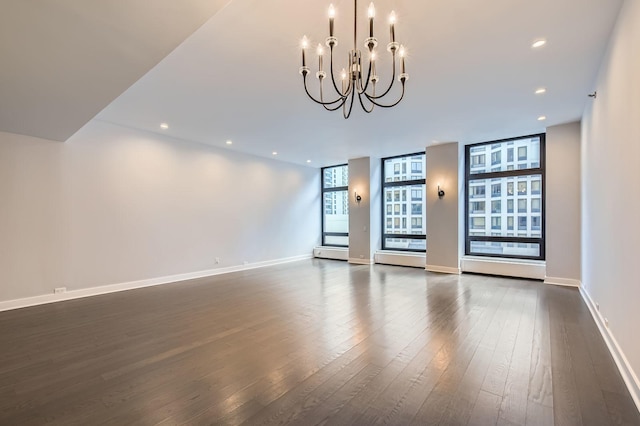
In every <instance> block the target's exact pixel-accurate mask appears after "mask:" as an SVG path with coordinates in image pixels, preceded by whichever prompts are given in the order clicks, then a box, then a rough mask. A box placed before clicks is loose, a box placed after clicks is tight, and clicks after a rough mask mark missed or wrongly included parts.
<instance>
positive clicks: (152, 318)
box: [0, 260, 640, 426]
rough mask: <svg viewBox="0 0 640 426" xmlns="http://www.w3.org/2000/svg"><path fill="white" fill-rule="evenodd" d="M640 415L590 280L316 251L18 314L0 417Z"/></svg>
mask: <svg viewBox="0 0 640 426" xmlns="http://www.w3.org/2000/svg"><path fill="white" fill-rule="evenodd" d="M49 423H51V424H64V425H74V424H77V425H98V424H109V425H124V424H140V425H147V424H149V425H150V424H163V425H165V424H166V425H171V424H190V425H191V424H194V425H200V424H216V425H224V424H243V423H244V424H248V425H260V424H300V425H314V424H335V425H348V424H356V425H375V424H396V425H405V424H406V425H410V424H419V425H435V424H443V425H466V424H470V425H495V424H499V425H525V424H526V425H553V424H555V425H582V424H584V425H599V426H602V425H610V424H629V425H640V415H639V414H638V411H637V409H636V407H635V405H634V404H633V401H632V399H631V397H630V395H629V393H628V391H627V390H626V388H625V386H624V383H623V381H622V378H621V377H620V374H619V373H618V371H617V369H616V367H615V364H614V362H613V360H612V358H611V356H610V354H609V352H608V351H607V348H606V346H605V344H604V342H603V340H602V338H601V336H600V334H599V332H598V329H597V327H596V325H595V323H594V322H593V320H592V318H591V316H590V314H589V311H588V309H587V307H586V305H585V304H584V303H583V301H582V299H581V298H580V295H579V292H578V291H577V290H575V289H570V288H562V287H554V286H548V285H544V284H541V283H539V282H535V281H524V280H515V279H506V278H496V277H484V276H477V275H463V276H454V275H438V274H432V273H428V272H425V271H424V270H421V269H412V268H401V267H393V266H384V265H375V266H373V267H369V266H354V265H348V264H347V263H344V262H337V261H325V260H309V261H302V262H296V263H291V264H287V265H281V266H276V267H270V268H263V269H256V270H251V271H246V272H241V273H233V274H228V275H222V276H217V277H212V278H207V279H200V280H194V281H190V282H183V283H176V284H170V285H164V286H159V287H153V288H145V289H139V290H132V291H126V292H120V293H114V294H108V295H103V296H96V297H92V298H86V299H78V300H72V301H67V302H62V303H56V304H50V305H43V306H37V307H32V308H25V309H19V310H14V311H8V312H3V313H0V424H2V425H31V424H49Z"/></svg>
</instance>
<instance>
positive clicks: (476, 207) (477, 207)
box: [471, 201, 484, 213]
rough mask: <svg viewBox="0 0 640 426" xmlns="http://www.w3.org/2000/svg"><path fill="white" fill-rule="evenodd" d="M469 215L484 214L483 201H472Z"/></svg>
mask: <svg viewBox="0 0 640 426" xmlns="http://www.w3.org/2000/svg"><path fill="white" fill-rule="evenodd" d="M471 213H484V201H472V202H471Z"/></svg>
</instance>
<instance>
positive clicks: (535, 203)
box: [531, 198, 540, 213]
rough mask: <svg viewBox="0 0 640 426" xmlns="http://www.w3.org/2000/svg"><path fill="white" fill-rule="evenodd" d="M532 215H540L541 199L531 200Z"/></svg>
mask: <svg viewBox="0 0 640 426" xmlns="http://www.w3.org/2000/svg"><path fill="white" fill-rule="evenodd" d="M531 213H540V198H532V199H531Z"/></svg>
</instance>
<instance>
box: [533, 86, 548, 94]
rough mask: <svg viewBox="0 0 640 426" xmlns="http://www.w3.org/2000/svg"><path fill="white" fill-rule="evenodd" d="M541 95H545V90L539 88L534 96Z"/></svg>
mask: <svg viewBox="0 0 640 426" xmlns="http://www.w3.org/2000/svg"><path fill="white" fill-rule="evenodd" d="M543 93H547V89H545V88H544V87H541V88H539V89H538V90H536V95H542V94H543Z"/></svg>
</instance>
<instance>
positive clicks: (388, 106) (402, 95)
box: [364, 82, 404, 108]
mask: <svg viewBox="0 0 640 426" xmlns="http://www.w3.org/2000/svg"><path fill="white" fill-rule="evenodd" d="M364 95H365V96H366V97H367V99H369V101H370V102H371V103H372V104H374V105H376V106H379V107H380V108H391V107H394V106H396V105H398V104H399V103H400V101H401V100H402V98H404V82H403V83H402V94H401V95H400V99H398V100H397V101H395V102H394V103H392V104H390V105H384V104H380V103H378V102H376V101H375V100H374V99H376V98H375V97H372V96H370V95H368V94H366V93H365V94H364Z"/></svg>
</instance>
